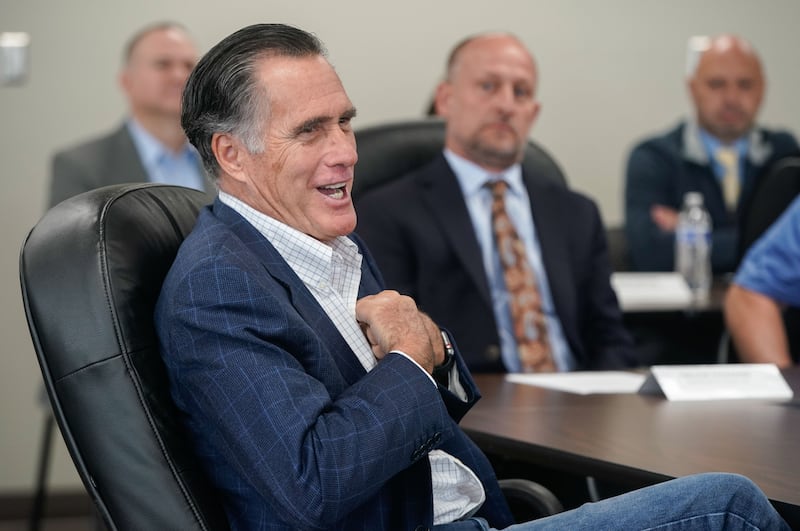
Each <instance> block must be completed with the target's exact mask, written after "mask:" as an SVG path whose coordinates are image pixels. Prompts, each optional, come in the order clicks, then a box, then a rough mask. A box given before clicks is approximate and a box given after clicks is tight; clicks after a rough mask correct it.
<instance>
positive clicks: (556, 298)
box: [523, 172, 572, 339]
mask: <svg viewBox="0 0 800 531" xmlns="http://www.w3.org/2000/svg"><path fill="white" fill-rule="evenodd" d="M523 180H524V181H525V187H526V188H527V189H528V197H529V198H530V202H531V214H532V216H533V222H534V224H535V226H536V237H537V238H538V239H539V247H540V249H541V252H542V264H543V265H544V269H545V272H546V273H547V281H548V286H549V287H550V294H551V296H552V298H553V305H554V306H555V311H556V314H557V315H558V316H559V318H560V320H561V322H562V324H563V323H565V322H570V321H572V320H571V319H566V318H565V316H567V315H570V312H569V311H568V308H566V307H565V305H567V301H570V300H572V298H571V295H570V293H571V279H570V276H569V267H568V265H567V264H570V263H571V260H570V256H569V250H568V248H567V245H566V238H565V235H564V228H563V227H561V226H560V219H561V216H562V213H561V212H559V205H558V203H557V202H554V201H552V200H548V195H549V194H548V192H547V189H546V188H547V187H548V186H551V185H550V184H549V183H541V182H537V181H536V180H535V178H534V177H532V176H530V175H526V174H525V173H524V172H523ZM545 228H547V229H545ZM564 333H565V334H566V335H567V336H568V339H569V336H570V334H569V332H568V330H567V328H566V327H565V328H564Z"/></svg>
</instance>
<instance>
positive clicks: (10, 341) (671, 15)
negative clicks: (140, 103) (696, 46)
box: [0, 0, 800, 495]
mask: <svg viewBox="0 0 800 531" xmlns="http://www.w3.org/2000/svg"><path fill="white" fill-rule="evenodd" d="M218 6H224V9H219V8H218ZM453 14H455V18H451V15H453ZM165 18H168V19H175V20H179V21H181V22H183V23H184V24H186V25H187V26H188V27H189V28H190V30H191V31H192V33H193V34H194V35H195V37H196V39H197V41H198V44H199V45H200V47H201V49H202V50H203V51H205V50H207V49H208V48H209V47H210V46H211V45H213V44H214V43H215V42H217V41H218V40H219V39H220V38H222V37H223V36H225V35H227V34H228V33H230V32H231V31H233V30H235V29H237V28H239V27H241V26H244V25H247V24H250V23H254V22H286V23H291V24H295V25H298V26H300V27H302V28H304V29H307V30H310V31H313V32H315V33H317V34H318V35H319V36H320V37H321V38H322V40H323V41H324V42H326V43H327V45H328V47H329V49H330V55H331V58H332V61H333V63H334V64H335V65H336V66H337V68H338V70H339V72H340V74H341V76H342V78H343V80H344V83H345V86H346V87H347V88H348V90H349V93H350V96H351V98H352V100H353V101H354V102H355V104H356V106H357V107H358V109H359V117H358V119H357V122H356V125H357V126H364V125H369V124H374V123H377V122H381V121H384V120H390V119H398V118H406V117H413V116H419V115H421V114H422V113H423V110H424V108H425V107H426V105H427V102H428V98H429V96H430V94H431V90H432V88H433V86H434V85H435V83H436V82H437V80H438V77H439V75H440V72H441V65H442V63H443V61H444V57H445V54H446V52H447V49H448V48H449V47H450V45H451V44H453V43H454V42H455V41H457V40H458V39H460V38H462V37H463V36H465V35H466V34H469V33H473V32H477V31H482V30H489V29H502V30H510V31H513V32H515V33H517V34H518V35H519V36H520V37H521V38H522V39H523V40H524V41H525V42H526V43H527V44H528V45H529V46H530V47H531V48H532V49H533V51H534V53H535V54H536V55H537V57H538V60H539V64H540V70H541V75H542V80H541V86H540V98H541V100H542V102H543V112H542V114H541V118H540V120H539V122H538V124H536V126H535V127H534V130H533V137H534V138H536V139H538V140H539V141H540V142H541V143H543V144H544V145H545V146H546V147H547V148H548V149H549V150H550V151H551V153H552V154H553V155H554V156H555V157H556V159H557V160H558V161H559V162H560V163H561V164H562V166H563V168H564V169H565V170H566V173H567V175H568V178H569V180H570V183H571V184H572V186H573V187H574V188H576V189H578V190H581V191H583V192H585V193H587V194H589V195H591V196H593V197H594V198H596V199H597V201H598V202H599V204H600V206H601V210H602V213H603V217H604V219H605V220H606V222H607V223H619V222H621V220H622V209H621V194H622V172H623V164H624V160H625V155H626V152H627V150H628V149H629V148H630V146H631V144H632V142H633V141H634V140H635V139H637V138H639V137H641V136H642V135H644V134H647V133H650V132H653V131H658V130H662V129H664V128H666V127H668V126H671V125H672V124H674V123H675V122H676V121H677V119H678V118H679V117H680V116H682V115H685V113H686V112H687V105H686V94H685V90H684V86H683V80H682V77H683V69H684V60H685V55H686V53H685V48H686V41H687V38H688V37H690V36H692V35H698V34H708V33H717V32H721V31H735V32H739V33H741V34H743V35H745V36H747V37H749V38H750V39H751V40H752V41H753V42H754V44H755V45H756V47H757V48H758V49H759V50H760V52H761V55H762V57H763V58H764V61H765V63H766V66H767V73H768V76H769V81H770V84H769V90H768V94H767V100H766V104H765V107H764V109H763V113H762V118H763V121H764V122H765V123H767V124H780V125H782V126H785V127H787V128H789V129H791V130H793V131H799V132H800V112H799V111H800V98H798V96H797V95H798V93H799V92H800V91H798V88H799V87H800V72H799V71H798V63H797V59H796V57H797V49H798V44H800V34H798V32H797V29H796V21H797V20H798V19H799V18H800V3H798V2H797V1H796V0H771V1H770V2H751V1H748V0H708V1H705V2H695V1H690V0H676V1H672V2H667V1H659V2H657V1H651V0H607V1H605V2H593V1H590V0H500V1H497V2H485V1H475V0H439V1H430V0H425V1H423V0H403V1H400V2H392V3H388V2H375V1H367V0H338V1H337V2H322V1H315V0H307V1H304V2H255V1H252V0H250V1H247V0H227V1H225V2H221V3H220V2H209V1H207V0H195V1H194V2H178V1H176V0H157V1H150V0H140V1H138V2H125V3H123V2H114V1H108V0H73V1H71V2H52V1H49V0H0V31H27V32H29V33H30V34H31V36H32V45H31V59H32V72H31V75H30V78H29V81H28V83H27V84H26V85H24V86H22V87H0V163H1V164H2V166H1V167H2V178H3V179H4V182H5V183H6V185H5V186H6V188H5V189H6V192H5V194H3V196H2V202H3V204H2V209H0V216H2V222H1V223H0V245H2V247H3V248H4V249H6V251H5V252H4V253H2V258H0V300H3V301H5V303H4V304H3V305H2V306H0V337H2V338H3V349H2V356H0V495H1V494H2V493H3V492H10V491H18V490H21V489H27V488H29V486H30V485H32V483H33V477H34V465H35V462H36V458H37V448H38V437H39V432H40V423H41V420H42V410H41V408H40V407H39V405H38V402H37V393H38V389H39V379H40V375H39V374H38V367H37V366H36V363H35V360H34V354H33V349H32V347H31V344H30V338H29V336H28V332H27V328H26V325H25V321H24V317H23V314H22V306H21V302H20V295H19V283H18V272H17V257H18V249H19V246H20V244H21V242H22V239H23V237H24V235H25V234H26V233H27V231H28V230H29V229H30V227H31V226H32V225H33V224H34V223H35V222H36V220H37V219H38V217H39V215H40V214H41V212H42V209H43V207H44V204H45V190H46V184H47V178H48V158H49V156H50V154H51V153H52V152H53V150H54V149H56V148H57V147H61V146H64V145H67V144H70V143H73V142H76V141H78V140H80V139H83V138H84V137H86V136H87V135H93V134H96V133H99V132H102V131H104V130H106V129H108V128H110V127H112V126H114V125H115V124H117V123H118V122H119V121H120V119H121V117H122V116H123V114H124V111H125V109H124V101H123V100H122V98H121V97H120V95H119V92H118V90H117V88H116V84H115V74H116V70H117V67H118V63H119V55H120V50H121V48H122V45H123V42H124V41H125V39H126V38H127V37H128V36H129V35H130V33H131V32H133V31H134V30H135V29H137V28H138V27H140V26H142V25H144V24H146V23H149V22H151V21H154V20H159V19H165ZM51 484H53V485H55V486H56V487H64V486H72V485H75V484H77V479H76V476H75V474H74V470H73V469H72V467H71V465H70V462H69V459H68V457H67V455H66V452H65V451H64V450H63V446H62V443H60V441H59V444H58V448H57V453H56V462H55V469H54V471H53V474H52V480H51Z"/></svg>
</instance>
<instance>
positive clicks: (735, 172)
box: [625, 35, 800, 273]
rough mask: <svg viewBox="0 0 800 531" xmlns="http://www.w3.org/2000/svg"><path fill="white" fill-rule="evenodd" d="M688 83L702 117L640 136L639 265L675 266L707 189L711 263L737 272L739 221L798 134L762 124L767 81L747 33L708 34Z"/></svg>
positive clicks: (636, 165) (631, 164)
mask: <svg viewBox="0 0 800 531" xmlns="http://www.w3.org/2000/svg"><path fill="white" fill-rule="evenodd" d="M690 66H692V69H691V73H690V75H689V78H688V80H687V88H688V89H689V94H690V96H691V99H692V103H693V104H694V114H695V116H694V117H692V118H691V119H689V120H685V121H683V122H681V123H680V124H678V126H677V127H675V128H673V129H671V130H670V131H668V132H666V133H664V134H661V135H658V136H655V137H652V138H647V139H645V140H643V141H641V142H640V143H638V144H637V145H636V146H635V147H634V148H633V150H632V151H631V154H630V156H629V158H628V164H627V169H626V178H625V231H626V235H627V240H628V249H629V251H630V255H631V256H630V258H631V264H632V266H633V268H635V269H637V270H640V271H672V270H673V269H674V267H675V228H676V227H677V224H678V213H679V211H680V209H681V207H682V205H683V200H684V196H685V195H686V193H687V192H700V193H701V194H702V195H703V203H704V206H705V208H706V209H707V210H708V213H709V215H710V216H711V224H712V246H711V265H712V267H713V270H714V272H715V273H727V272H730V271H733V270H734V269H735V268H736V266H737V264H738V261H739V254H740V253H739V224H740V223H741V221H742V220H743V219H746V217H747V213H748V209H749V206H750V200H751V198H752V197H753V194H754V192H755V190H756V188H757V186H758V182H759V180H760V179H761V177H762V176H763V175H765V172H766V171H768V170H769V168H770V167H771V166H772V165H773V164H774V163H775V161H776V160H779V159H781V158H783V157H787V156H790V155H797V154H800V147H798V145H797V140H795V138H794V136H792V135H791V134H790V133H788V132H786V131H778V130H768V129H764V128H762V127H758V126H757V124H756V117H757V115H758V111H759V109H760V107H761V101H762V98H763V95H764V88H765V85H766V81H765V79H764V73H763V70H762V68H761V61H760V60H759V58H758V55H757V54H756V51H755V50H754V49H753V48H752V46H751V45H750V44H749V43H748V42H747V41H745V40H744V39H742V38H741V37H737V36H733V35H719V36H717V37H714V38H710V39H708V41H707V42H706V43H705V49H704V50H703V51H701V52H700V53H699V57H698V59H697V61H696V63H693V64H692V65H690Z"/></svg>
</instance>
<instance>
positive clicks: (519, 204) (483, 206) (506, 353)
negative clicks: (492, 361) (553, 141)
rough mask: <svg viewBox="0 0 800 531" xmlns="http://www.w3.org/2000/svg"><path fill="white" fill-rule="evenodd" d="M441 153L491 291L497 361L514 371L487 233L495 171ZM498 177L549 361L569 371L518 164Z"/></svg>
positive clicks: (503, 296) (571, 363)
mask: <svg viewBox="0 0 800 531" xmlns="http://www.w3.org/2000/svg"><path fill="white" fill-rule="evenodd" d="M444 156H445V158H446V159H447V162H448V163H449V164H450V168H452V170H453V173H455V175H456V178H457V179H458V184H459V186H460V187H461V193H462V194H463V196H464V200H465V202H466V203H467V210H468V211H469V215H470V218H471V219H472V227H473V229H474V230H475V236H476V237H477V239H478V243H479V244H480V247H481V253H482V258H483V266H484V269H485V270H486V274H487V276H488V281H489V289H490V291H491V294H492V302H493V310H494V316H495V319H496V321H497V324H498V328H499V329H498V333H499V336H500V353H501V356H502V358H503V364H504V365H505V367H506V369H507V370H508V371H509V372H520V370H521V365H520V361H519V355H518V354H517V342H516V339H515V338H514V333H513V330H512V327H511V310H510V308H509V301H508V292H507V291H506V287H505V280H504V279H503V269H502V267H501V266H500V258H499V257H498V255H497V253H496V252H495V245H494V235H493V233H492V211H491V206H492V195H491V192H490V191H489V189H488V188H486V186H485V184H486V182H487V181H489V180H496V179H497V178H498V177H499V176H500V175H499V174H490V173H489V172H487V171H486V170H485V169H483V168H481V167H480V166H478V165H476V164H474V163H472V162H470V161H468V160H466V159H464V158H462V157H459V156H458V155H456V154H455V153H453V152H452V151H450V150H447V149H445V151H444ZM502 178H503V180H505V181H506V182H507V183H508V192H507V193H506V201H505V204H506V210H507V212H508V215H509V217H510V218H511V222H512V223H513V224H514V227H515V228H516V230H517V234H519V237H520V239H521V240H522V241H523V243H524V244H525V249H526V251H527V258H528V262H529V263H530V265H531V267H532V268H533V271H534V274H535V275H536V281H537V283H538V288H539V295H540V297H541V299H542V312H543V313H544V317H545V323H546V325H547V334H548V338H549V340H550V348H551V350H552V353H553V361H554V362H555V364H556V367H557V368H558V370H559V371H571V370H574V368H575V358H574V356H573V355H572V352H571V351H570V349H569V345H568V344H567V341H566V338H565V337H564V331H563V329H562V327H561V321H560V320H559V319H558V315H556V312H555V307H554V305H553V296H552V294H551V293H550V285H549V282H548V280H547V272H546V271H545V270H544V264H543V263H542V250H541V248H540V246H539V238H538V237H537V236H536V227H535V226H534V223H533V215H532V214H531V202H530V199H529V198H528V191H527V190H526V189H525V185H524V184H523V183H522V167H521V166H520V165H519V164H515V165H514V166H511V167H510V168H508V169H507V170H506V171H504V172H503V173H502Z"/></svg>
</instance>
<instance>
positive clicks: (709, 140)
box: [698, 127, 750, 184]
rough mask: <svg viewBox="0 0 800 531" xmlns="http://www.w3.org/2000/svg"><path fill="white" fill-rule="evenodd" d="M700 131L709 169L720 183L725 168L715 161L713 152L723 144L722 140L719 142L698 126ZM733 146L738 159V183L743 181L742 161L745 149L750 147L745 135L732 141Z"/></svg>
mask: <svg viewBox="0 0 800 531" xmlns="http://www.w3.org/2000/svg"><path fill="white" fill-rule="evenodd" d="M698 131H700V141H701V142H702V143H703V147H704V148H705V149H706V153H708V160H709V161H710V162H711V169H712V170H713V171H714V175H716V177H717V181H719V182H720V184H721V183H722V179H723V178H724V177H725V168H724V167H723V166H722V164H720V163H719V162H717V158H716V156H715V153H716V152H717V150H718V149H719V148H720V147H722V146H723V144H722V142H720V141H719V140H718V139H717V138H716V137H714V136H712V135H711V133H709V132H708V131H706V130H705V129H703V128H702V127H700V128H698ZM733 148H734V149H735V150H736V153H737V155H738V157H739V158H738V160H739V183H740V184H743V183H744V163H745V159H746V158H747V151H748V150H749V148H750V142H749V141H748V137H747V136H743V137H742V138H740V139H739V140H737V141H736V142H734V143H733Z"/></svg>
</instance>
